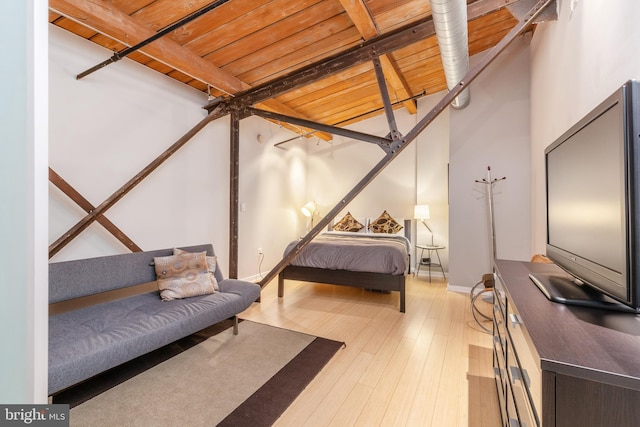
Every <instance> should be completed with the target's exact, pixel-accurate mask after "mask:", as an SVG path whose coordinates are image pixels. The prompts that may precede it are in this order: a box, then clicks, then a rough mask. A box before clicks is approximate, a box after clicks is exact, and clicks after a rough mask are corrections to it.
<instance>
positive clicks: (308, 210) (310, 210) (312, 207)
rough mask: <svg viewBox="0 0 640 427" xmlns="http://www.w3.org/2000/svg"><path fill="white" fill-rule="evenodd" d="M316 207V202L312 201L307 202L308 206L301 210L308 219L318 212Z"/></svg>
mask: <svg viewBox="0 0 640 427" xmlns="http://www.w3.org/2000/svg"><path fill="white" fill-rule="evenodd" d="M316 207H317V205H316V202H314V201H313V200H312V201H309V202H307V204H306V205H304V206H303V207H302V208H301V209H300V210H301V211H302V214H303V215H304V216H306V217H307V218H311V216H313V214H314V213H315V211H316Z"/></svg>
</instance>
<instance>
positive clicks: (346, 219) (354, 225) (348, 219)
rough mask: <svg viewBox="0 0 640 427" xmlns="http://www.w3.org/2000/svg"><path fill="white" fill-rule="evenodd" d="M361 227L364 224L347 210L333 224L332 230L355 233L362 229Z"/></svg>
mask: <svg viewBox="0 0 640 427" xmlns="http://www.w3.org/2000/svg"><path fill="white" fill-rule="evenodd" d="M363 227H364V225H362V224H360V223H359V222H358V220H357V219H355V218H354V217H353V216H351V213H350V212H347V214H346V215H345V216H343V217H342V219H341V220H340V221H338V222H337V223H336V224H335V225H334V226H333V230H334V231H352V232H354V233H357V232H358V231H360V230H362V228H363Z"/></svg>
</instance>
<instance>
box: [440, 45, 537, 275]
mask: <svg viewBox="0 0 640 427" xmlns="http://www.w3.org/2000/svg"><path fill="white" fill-rule="evenodd" d="M483 55H485V53H482V54H479V55H476V56H474V57H473V58H471V65H472V66H473V65H474V64H475V63H477V62H478V61H479V60H480V59H482V57H483ZM449 120H450V128H451V130H450V132H451V140H450V149H449V150H450V151H449V155H450V162H451V165H450V193H449V196H450V207H449V212H450V214H449V234H450V254H449V256H450V259H449V269H450V277H449V285H450V287H452V288H457V287H460V288H466V287H471V286H473V285H474V284H475V283H477V282H478V281H479V280H481V278H482V275H483V274H485V273H490V272H491V271H492V269H491V235H490V232H489V229H490V227H489V224H490V220H489V218H490V216H489V214H488V209H487V197H486V194H487V188H486V187H487V185H486V184H479V183H476V182H475V181H476V180H482V179H483V178H485V179H486V178H487V168H488V167H491V177H492V179H499V178H502V177H506V178H507V179H506V180H504V181H499V182H497V183H496V184H494V186H493V192H494V213H495V225H496V228H495V234H496V252H497V257H498V258H505V259H519V260H529V259H530V257H531V254H530V243H529V242H530V233H529V230H530V209H529V206H530V174H529V164H530V160H529V153H530V148H529V147H530V146H529V144H530V141H529V45H528V38H527V37H519V38H518V39H517V40H515V41H514V42H513V43H512V44H511V45H510V46H509V47H508V48H507V50H506V51H504V52H503V53H502V54H501V55H500V56H499V57H498V58H497V59H496V60H495V61H494V62H493V63H492V64H491V65H489V67H488V68H487V69H486V70H484V72H483V73H482V74H481V75H480V76H479V77H478V78H477V79H476V80H475V81H474V82H473V83H472V84H471V103H470V104H469V106H468V107H467V108H464V109H462V110H451V111H450V117H449Z"/></svg>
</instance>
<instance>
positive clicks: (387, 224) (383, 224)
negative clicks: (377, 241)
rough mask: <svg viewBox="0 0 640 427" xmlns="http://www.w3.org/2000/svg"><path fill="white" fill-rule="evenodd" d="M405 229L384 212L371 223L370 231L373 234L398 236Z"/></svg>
mask: <svg viewBox="0 0 640 427" xmlns="http://www.w3.org/2000/svg"><path fill="white" fill-rule="evenodd" d="M403 228H404V227H402V226H401V225H400V224H398V223H397V222H396V220H395V219H393V218H392V217H391V215H389V214H388V213H387V211H384V212H382V214H381V215H380V216H379V217H378V218H377V219H376V220H374V221H371V224H369V231H371V232H373V233H387V234H396V233H397V232H398V231H400V230H402V229H403Z"/></svg>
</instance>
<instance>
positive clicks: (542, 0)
mask: <svg viewBox="0 0 640 427" xmlns="http://www.w3.org/2000/svg"><path fill="white" fill-rule="evenodd" d="M555 1H556V0H539V1H537V2H535V4H534V5H533V6H532V7H531V9H530V10H529V12H528V13H527V14H526V15H525V17H524V18H523V19H522V20H520V22H519V23H518V24H517V25H516V26H515V27H513V29H511V31H509V32H508V33H507V34H506V35H505V36H504V38H503V39H502V40H500V42H499V43H498V44H497V45H495V46H494V47H493V48H492V49H490V50H489V52H487V54H486V55H485V57H484V58H483V60H482V61H481V62H480V63H479V64H477V65H476V66H475V67H473V68H472V69H471V70H469V72H468V73H467V75H466V76H465V77H464V78H463V79H462V80H461V81H460V82H459V83H458V84H457V85H456V86H455V87H453V88H452V89H451V90H450V91H449V93H447V95H445V97H444V98H443V99H442V100H441V101H440V102H439V103H438V104H437V105H436V106H435V107H434V108H433V109H432V110H431V111H430V112H429V113H427V115H426V116H425V117H424V118H423V119H422V120H420V122H419V123H418V124H417V125H416V126H414V128H413V129H412V130H411V131H410V132H409V133H408V134H407V135H406V136H405V137H404V138H402V139H401V140H400V142H401V143H400V144H399V146H398V149H397V150H395V151H392V152H390V153H387V154H386V155H385V156H384V157H383V158H382V160H380V161H379V162H378V163H377V164H376V165H375V166H374V167H373V168H372V169H371V171H369V173H368V174H367V175H365V177H364V178H362V179H361V180H360V182H358V183H357V184H356V186H355V187H354V188H353V189H352V190H351V191H349V193H347V194H346V195H345V196H344V197H343V198H342V199H341V200H340V201H339V202H338V204H337V205H335V206H334V207H333V209H331V210H330V211H329V212H328V213H327V215H326V216H325V217H324V218H322V219H321V220H320V221H318V223H317V224H316V225H315V227H313V228H312V229H311V231H309V233H307V235H306V236H304V237H303V238H302V239H301V240H300V241H299V242H298V244H297V245H296V246H295V247H294V248H293V249H292V250H291V251H289V252H288V253H287V254H285V256H284V257H283V258H282V260H280V262H279V263H278V264H276V266H275V267H273V268H272V269H271V271H269V273H267V275H266V276H265V277H264V278H263V279H262V280H261V281H260V286H261V287H264V286H266V285H267V284H268V283H269V282H271V280H273V279H274V278H275V277H276V276H277V275H278V274H280V272H281V271H282V270H284V268H285V267H286V266H287V265H289V263H290V262H291V260H293V258H295V257H296V255H298V253H300V251H301V250H302V249H304V247H305V246H307V245H308V244H309V242H311V240H313V238H314V237H316V236H317V235H318V234H319V233H320V232H321V231H322V230H324V229H325V227H326V226H327V224H329V222H330V221H331V220H332V219H333V218H335V217H336V215H338V213H340V211H341V210H342V209H344V207H345V206H346V205H348V204H349V203H350V202H351V201H352V200H353V199H354V198H355V197H356V196H357V195H358V194H360V192H362V190H364V188H365V187H366V186H367V185H369V183H371V181H373V179H374V178H375V177H376V176H378V175H379V174H380V172H382V170H383V169H384V168H385V167H386V166H387V165H388V164H389V163H391V161H393V159H395V158H396V157H397V156H398V155H399V154H400V153H401V152H402V151H403V150H404V149H405V148H406V147H407V146H408V145H409V144H410V143H411V142H413V141H414V140H415V139H416V138H417V137H418V135H419V134H420V133H421V132H422V131H423V130H424V129H425V128H426V127H427V126H428V125H429V124H431V122H433V120H435V118H436V117H437V116H438V115H439V114H440V113H441V112H442V111H444V109H445V108H446V107H447V106H448V105H449V104H451V102H453V100H454V99H455V98H456V96H458V95H459V94H460V92H462V91H463V90H464V89H465V88H466V87H467V86H469V85H470V84H471V82H472V81H473V80H475V79H476V78H477V77H478V75H479V74H480V73H481V72H482V71H484V70H485V68H487V66H488V65H489V64H490V63H491V62H493V61H494V60H495V59H496V58H497V57H498V56H499V55H500V53H502V51H503V50H504V49H506V47H507V46H508V45H509V44H511V42H513V40H515V38H516V37H518V36H519V35H520V34H521V33H523V32H524V31H525V30H526V29H527V28H529V26H530V25H531V24H532V23H533V22H534V20H535V19H536V18H537V17H538V15H539V14H540V13H541V12H542V11H543V10H544V9H545V8H546V7H547V6H548V5H549V4H551V3H555ZM532 2H533V0H532Z"/></svg>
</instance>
